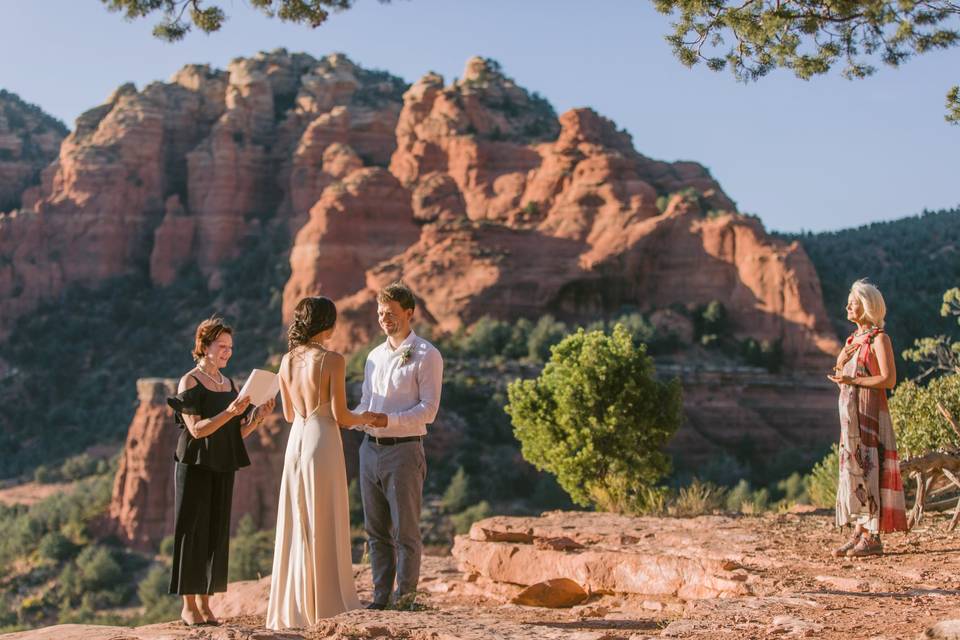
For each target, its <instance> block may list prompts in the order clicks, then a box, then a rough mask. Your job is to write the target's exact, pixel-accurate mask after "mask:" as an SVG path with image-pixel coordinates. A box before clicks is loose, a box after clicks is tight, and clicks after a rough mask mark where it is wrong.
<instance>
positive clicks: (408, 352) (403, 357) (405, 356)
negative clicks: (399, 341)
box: [400, 347, 413, 367]
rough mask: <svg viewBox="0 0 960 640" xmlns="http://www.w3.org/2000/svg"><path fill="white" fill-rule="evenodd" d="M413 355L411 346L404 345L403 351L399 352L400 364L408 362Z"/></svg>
mask: <svg viewBox="0 0 960 640" xmlns="http://www.w3.org/2000/svg"><path fill="white" fill-rule="evenodd" d="M412 357H413V347H406V348H405V349H404V350H403V351H401V352H400V366H401V367H402V366H403V365H405V364H407V363H408V362H410V359H411V358H412Z"/></svg>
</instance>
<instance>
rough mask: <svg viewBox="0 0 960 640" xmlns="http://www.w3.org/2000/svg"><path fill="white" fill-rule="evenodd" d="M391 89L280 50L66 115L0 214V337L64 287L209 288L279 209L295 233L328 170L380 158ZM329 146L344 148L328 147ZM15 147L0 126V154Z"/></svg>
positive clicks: (398, 86) (384, 81) (366, 74)
mask: <svg viewBox="0 0 960 640" xmlns="http://www.w3.org/2000/svg"><path fill="white" fill-rule="evenodd" d="M402 90H403V84H402V82H400V81H399V80H398V79H396V78H393V77H391V76H389V75H387V74H384V73H380V72H371V71H367V70H364V69H362V68H360V67H357V66H356V65H354V64H353V63H352V62H350V61H349V60H348V59H347V58H346V57H344V56H342V55H333V56H328V57H327V58H324V59H321V60H316V59H314V58H312V57H310V56H307V55H304V54H292V55H291V54H288V53H287V52H286V51H283V50H279V51H274V52H271V53H261V54H258V55H256V56H253V57H252V58H240V59H237V60H234V61H233V62H232V63H231V65H230V66H229V68H228V71H227V72H223V71H216V70H211V69H210V68H209V67H206V66H198V65H190V66H187V67H185V68H184V69H182V70H181V71H179V72H178V73H177V74H175V75H174V76H173V78H171V80H170V82H167V83H160V82H156V83H152V84H150V85H148V86H147V87H145V88H144V89H143V90H142V91H137V90H136V88H135V87H134V86H133V85H124V86H122V87H120V88H119V89H118V90H117V91H116V92H114V94H113V95H112V96H111V97H110V98H109V99H108V101H107V102H106V103H105V104H103V105H101V106H99V107H96V108H94V109H92V110H90V111H88V112H86V113H85V114H83V115H82V116H80V118H78V120H77V125H76V130H75V131H74V132H73V133H72V134H70V136H68V137H67V138H66V140H65V141H64V143H63V145H62V146H61V147H60V152H59V158H58V159H57V160H56V161H55V162H53V163H52V164H51V165H50V166H49V167H47V169H46V170H44V172H43V179H42V183H41V185H40V186H38V187H36V188H31V189H28V190H27V191H26V192H25V193H23V195H22V200H23V207H22V209H23V211H21V212H19V213H17V214H16V215H9V216H3V217H0V337H2V336H3V335H5V334H6V333H7V332H8V331H9V329H10V327H11V326H12V323H13V322H14V321H15V319H16V318H17V317H18V316H20V315H22V314H23V313H26V312H28V311H29V310H31V309H33V308H34V307H36V305H37V304H39V303H40V302H42V301H43V300H46V299H49V298H51V297H53V296H55V295H57V294H59V293H60V291H61V290H62V288H63V287H64V286H66V285H68V284H71V283H82V284H85V285H96V284H98V283H100V282H102V281H104V280H105V279H108V278H111V277H113V276H118V275H124V274H130V273H135V272H140V273H143V272H147V270H149V272H150V274H151V276H152V277H153V279H154V282H155V283H157V284H161V285H166V284H170V283H171V282H172V281H173V279H174V278H175V277H176V274H177V272H178V271H179V270H180V269H181V268H183V267H184V266H187V265H191V264H196V265H197V266H198V267H199V268H200V270H201V272H202V273H204V274H205V275H206V276H207V277H208V279H209V283H210V284H211V285H212V286H214V287H216V286H217V285H218V283H219V272H220V268H221V267H222V266H223V264H224V263H225V262H227V261H229V260H231V259H232V258H234V257H235V256H236V255H237V253H238V251H239V250H240V247H241V243H242V241H243V240H244V239H246V238H248V237H251V236H256V235H257V234H259V233H261V232H262V231H263V224H262V222H263V221H264V220H269V219H277V220H282V219H284V218H288V219H289V220H290V223H289V224H290V227H291V235H292V234H293V233H294V232H296V230H297V229H298V228H299V226H300V225H302V223H303V221H305V219H306V217H307V211H308V210H309V208H310V207H311V206H312V205H313V204H314V202H315V201H316V199H317V198H318V197H319V195H320V193H321V191H322V189H323V188H324V187H325V186H326V185H327V184H329V183H330V182H332V180H333V179H335V177H339V176H342V175H344V174H345V173H346V172H348V171H349V170H352V169H355V168H357V167H358V166H360V164H362V163H364V162H366V163H368V164H370V163H376V164H381V165H386V164H387V162H388V161H389V158H390V155H391V154H392V152H393V149H394V148H395V146H396V137H395V134H394V131H395V128H396V127H395V124H396V119H397V116H398V115H399V112H400V108H401V103H400V94H401V92H402ZM314 123H316V124H314ZM324 123H326V124H324ZM311 125H313V126H311ZM324 126H326V127H327V128H328V129H329V128H332V132H330V134H329V135H327V136H326V137H324V136H323V135H318V132H320V131H322V130H323V129H324ZM37 135H39V134H37ZM302 136H305V138H303V139H301V138H302ZM43 140H45V138H44V139H42V140H41V138H37V141H43ZM56 142H59V141H58V140H57V141H56ZM332 142H340V143H341V144H346V145H349V147H350V149H352V151H351V150H350V149H346V148H345V147H339V148H338V149H336V150H335V152H332V153H331V154H329V155H327V154H326V147H327V146H329V144H331V143H332ZM15 143H16V144H19V143H17V141H16V140H13V139H12V138H11V139H8V136H6V135H5V134H4V130H3V126H0V149H3V148H5V147H10V146H11V145H13V146H16V144H15ZM38 143H39V142H38ZM21 146H22V145H21ZM11 153H12V151H10V150H8V151H7V152H6V153H4V154H3V155H4V156H6V155H10V154H11ZM351 154H353V157H351ZM2 161H3V158H2V157H0V163H2ZM4 171H5V170H4V166H0V191H2V190H3V189H4V188H5V187H4V186H3V185H5V184H6V183H7V181H6V180H5V179H4V176H5V175H6V174H5V173H4ZM18 199H19V193H18ZM0 200H2V198H0Z"/></svg>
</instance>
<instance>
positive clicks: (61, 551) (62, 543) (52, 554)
mask: <svg viewBox="0 0 960 640" xmlns="http://www.w3.org/2000/svg"><path fill="white" fill-rule="evenodd" d="M76 551H77V547H76V545H75V544H73V543H72V542H70V540H69V539H67V537H66V536H65V535H63V534H62V533H60V532H59V531H52V532H50V533H48V534H47V535H45V536H43V538H41V539H40V544H39V545H38V547H37V553H38V554H39V555H40V557H41V558H44V559H46V560H52V561H53V562H58V563H59V562H63V561H64V560H67V559H68V558H70V557H71V556H73V554H74V553H76Z"/></svg>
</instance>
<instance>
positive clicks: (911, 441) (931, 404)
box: [890, 374, 960, 459]
mask: <svg viewBox="0 0 960 640" xmlns="http://www.w3.org/2000/svg"><path fill="white" fill-rule="evenodd" d="M937 403H940V404H942V405H943V406H944V408H946V409H947V410H948V411H950V412H951V413H952V414H953V415H954V417H956V418H960V374H953V375H946V376H941V377H939V378H934V379H933V380H931V381H930V382H929V383H928V384H927V386H926V387H921V386H920V385H918V384H916V383H914V382H911V381H907V382H901V383H900V384H899V385H897V389H896V391H895V392H894V394H893V396H892V397H891V398H890V414H891V416H892V418H893V427H894V430H895V432H896V434H897V447H898V448H899V450H900V458H901V459H903V458H907V457H911V456H918V455H922V454H924V453H926V452H928V451H934V450H937V449H943V448H946V447H955V446H958V445H960V436H958V435H957V433H956V432H955V431H954V430H953V429H952V428H951V427H950V425H949V424H948V423H947V421H946V419H945V418H944V417H943V416H942V415H940V412H939V411H938V410H937Z"/></svg>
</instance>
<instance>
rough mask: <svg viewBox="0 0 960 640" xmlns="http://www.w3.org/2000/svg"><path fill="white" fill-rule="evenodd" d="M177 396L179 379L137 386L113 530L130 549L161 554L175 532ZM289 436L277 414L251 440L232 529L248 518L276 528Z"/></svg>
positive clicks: (237, 484)
mask: <svg viewBox="0 0 960 640" xmlns="http://www.w3.org/2000/svg"><path fill="white" fill-rule="evenodd" d="M175 392H176V381H175V380H166V379H161V378H147V379H142V380H138V381H137V394H138V396H139V401H140V404H139V406H138V407H137V411H136V413H135V414H134V417H133V421H132V422H131V424H130V429H129V432H128V433H127V441H126V445H125V446H124V450H123V455H122V457H121V458H120V467H119V469H118V470H117V476H116V480H115V481H114V485H113V499H112V500H111V502H110V509H109V516H108V518H109V522H110V526H111V528H112V529H113V531H114V532H115V533H116V534H117V535H118V536H119V537H120V539H121V540H123V541H124V543H125V544H127V545H129V546H131V547H133V548H136V549H141V550H145V551H146V550H155V549H156V547H157V544H159V542H160V540H162V539H163V538H164V537H165V536H168V535H171V534H172V533H173V517H174V511H173V507H174V496H173V471H174V467H173V450H174V449H175V448H176V442H177V437H178V435H179V433H178V430H177V427H176V424H175V423H174V421H173V412H172V411H171V410H170V409H169V407H167V404H166V398H167V396H169V395H171V394H172V393H175ZM288 433H289V430H288V428H287V427H286V425H285V424H283V423H282V421H281V420H280V417H279V416H277V415H274V416H272V417H271V419H269V420H268V422H267V423H266V424H265V425H264V426H262V427H261V428H260V429H259V430H258V431H257V433H255V434H253V435H251V436H250V437H248V438H247V439H246V441H245V443H246V446H247V452H248V454H249V456H250V466H249V467H245V468H243V469H241V470H240V471H238V472H237V477H236V481H235V484H234V490H233V512H232V514H231V526H232V527H234V528H235V527H236V525H237V523H238V522H239V521H240V518H242V517H243V516H244V515H246V514H250V515H251V516H252V518H253V521H254V524H255V525H256V526H257V527H258V528H261V529H267V528H270V527H273V526H274V524H275V523H276V519H277V496H278V495H279V493H280V479H281V472H282V470H283V454H284V449H285V447H286V440H287V435H288Z"/></svg>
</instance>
